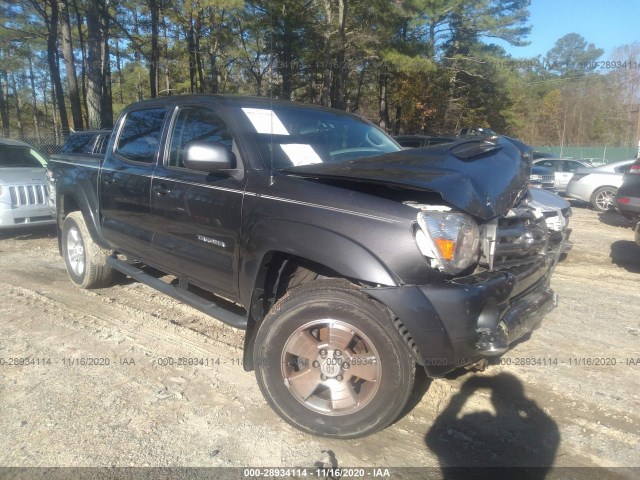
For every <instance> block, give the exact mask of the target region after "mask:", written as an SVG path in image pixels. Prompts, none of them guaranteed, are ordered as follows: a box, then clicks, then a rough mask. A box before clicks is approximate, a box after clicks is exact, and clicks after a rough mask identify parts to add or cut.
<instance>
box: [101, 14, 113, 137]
mask: <svg viewBox="0 0 640 480" xmlns="http://www.w3.org/2000/svg"><path fill="white" fill-rule="evenodd" d="M103 8H106V6H105V5H104V4H103ZM109 28H110V25H109V17H108V15H106V11H105V10H102V11H101V19H100V31H101V33H102V46H101V54H102V81H103V83H102V110H101V115H102V116H101V120H100V126H101V128H112V127H113V96H112V93H111V53H110V48H109Z"/></svg>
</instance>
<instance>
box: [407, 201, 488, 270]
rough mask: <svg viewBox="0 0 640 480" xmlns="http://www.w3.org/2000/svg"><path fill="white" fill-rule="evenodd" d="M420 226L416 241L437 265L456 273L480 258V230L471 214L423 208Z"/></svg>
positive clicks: (428, 257) (434, 265) (433, 265)
mask: <svg viewBox="0 0 640 480" xmlns="http://www.w3.org/2000/svg"><path fill="white" fill-rule="evenodd" d="M418 225H419V228H416V230H415V239H416V244H417V245H418V248H419V249H420V252H422V254H423V255H424V256H425V257H427V259H428V260H429V261H430V263H431V266H432V267H433V268H436V269H438V270H440V271H442V272H444V273H448V274H450V275H455V274H457V273H460V272H462V271H463V270H466V269H467V268H469V267H470V266H471V265H473V264H474V263H476V262H477V261H478V246H479V244H480V233H479V229H478V224H477V223H476V222H475V221H474V220H473V218H471V217H470V216H469V215H465V214H463V213H453V212H428V211H426V212H425V211H422V212H420V213H418Z"/></svg>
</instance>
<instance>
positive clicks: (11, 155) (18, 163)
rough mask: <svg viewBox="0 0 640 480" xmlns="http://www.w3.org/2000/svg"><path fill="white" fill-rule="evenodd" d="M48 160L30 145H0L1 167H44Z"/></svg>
mask: <svg viewBox="0 0 640 480" xmlns="http://www.w3.org/2000/svg"><path fill="white" fill-rule="evenodd" d="M46 166H47V161H46V160H45V159H44V158H43V157H42V155H40V154H39V153H38V152H36V151H35V150H34V149H32V148H29V147H22V146H19V145H0V168H15V167H25V168H42V167H46Z"/></svg>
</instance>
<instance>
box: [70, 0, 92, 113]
mask: <svg viewBox="0 0 640 480" xmlns="http://www.w3.org/2000/svg"><path fill="white" fill-rule="evenodd" d="M73 9H74V11H75V14H76V25H77V27H78V41H79V43H80V54H81V56H82V68H81V70H80V77H81V81H82V105H83V106H84V112H85V115H86V114H87V112H88V110H89V109H88V108H87V47H86V44H85V41H84V33H83V31H82V25H83V24H84V22H83V20H82V15H81V14H80V9H79V8H78V3H77V1H76V0H73Z"/></svg>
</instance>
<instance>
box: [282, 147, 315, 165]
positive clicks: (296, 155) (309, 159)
mask: <svg viewBox="0 0 640 480" xmlns="http://www.w3.org/2000/svg"><path fill="white" fill-rule="evenodd" d="M280 147H281V148H282V150H284V153H286V154H287V157H289V160H291V163H293V165H294V166H296V167H298V166H300V165H311V164H313V163H322V159H321V158H320V156H319V155H318V154H317V153H316V151H315V150H314V149H313V147H312V146H311V145H305V144H302V143H287V144H284V145H280Z"/></svg>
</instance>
